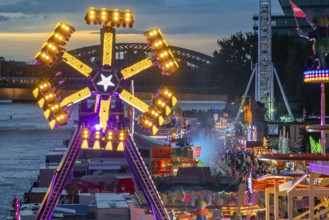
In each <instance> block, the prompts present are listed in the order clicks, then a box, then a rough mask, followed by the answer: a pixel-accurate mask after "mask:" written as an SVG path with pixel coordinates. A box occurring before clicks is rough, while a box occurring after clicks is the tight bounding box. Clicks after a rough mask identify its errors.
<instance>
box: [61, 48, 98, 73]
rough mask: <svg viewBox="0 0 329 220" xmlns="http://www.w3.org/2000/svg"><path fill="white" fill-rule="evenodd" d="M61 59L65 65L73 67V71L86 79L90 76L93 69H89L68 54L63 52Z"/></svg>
mask: <svg viewBox="0 0 329 220" xmlns="http://www.w3.org/2000/svg"><path fill="white" fill-rule="evenodd" d="M62 59H63V61H64V62H65V63H67V64H68V65H70V66H71V67H73V68H74V69H76V70H77V71H79V72H80V73H81V74H82V75H84V76H86V77H88V76H89V75H90V73H91V72H92V71H93V69H92V68H91V67H89V66H88V65H87V64H85V63H83V62H82V61H80V60H79V59H77V58H75V57H74V56H72V55H71V54H69V53H68V52H65V53H64V54H63V55H62Z"/></svg>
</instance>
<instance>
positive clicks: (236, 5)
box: [0, 0, 282, 62]
mask: <svg viewBox="0 0 329 220" xmlns="http://www.w3.org/2000/svg"><path fill="white" fill-rule="evenodd" d="M91 6H93V7H95V8H97V9H100V8H102V7H105V8H107V9H109V10H112V9H114V8H118V9H119V10H120V11H123V10H125V9H130V10H131V11H132V12H133V15H134V20H135V23H134V27H133V28H131V29H130V28H118V29H117V39H116V40H117V42H119V43H120V42H123V43H124V42H145V38H144V36H143V33H144V32H145V31H147V30H149V29H151V28H159V29H160V30H161V31H162V32H163V34H164V37H165V39H166V40H167V42H168V44H169V45H172V46H177V47H183V48H187V49H190V50H195V51H198V52H201V53H204V54H207V55H212V53H213V52H214V51H215V50H216V49H219V48H218V45H217V40H219V39H222V38H226V37H230V36H231V35H232V34H235V33H237V32H239V31H242V32H249V31H252V25H253V20H252V15H253V14H255V13H257V12H258V1H255V0H233V1H232V0H178V1H174V0H144V1H132V0H120V1H119V0H116V1H105V0H99V1H87V0H81V1H78V0H72V1H64V0H57V1H48V0H32V1H31V0H2V1H1V2H0V56H3V57H5V58H6V59H7V60H17V61H29V62H32V61H33V60H34V55H35V54H36V53H37V52H38V50H40V47H41V45H42V44H43V43H44V42H45V41H46V40H47V38H48V35H49V34H50V33H51V32H52V30H53V28H54V26H55V25H56V24H57V22H59V21H65V22H67V23H70V24H71V25H72V26H74V27H75V28H76V32H75V33H74V34H73V35H72V38H71V40H70V41H69V42H68V44H67V46H65V48H66V49H68V50H70V49H74V48H80V47H83V46H91V45H97V44H99V42H100V37H99V34H98V33H99V29H100V26H95V25H93V24H92V25H87V24H86V23H85V20H84V16H85V14H86V12H87V10H88V8H89V7H91ZM272 13H276V14H277V13H282V11H281V8H280V6H279V2H278V1H277V0H274V1H272Z"/></svg>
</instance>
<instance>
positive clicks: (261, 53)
mask: <svg viewBox="0 0 329 220" xmlns="http://www.w3.org/2000/svg"><path fill="white" fill-rule="evenodd" d="M274 77H275V79H276V81H277V83H278V85H279V88H280V92H281V95H282V97H283V101H284V103H285V106H286V108H287V111H288V113H289V115H290V118H291V120H292V121H294V120H295V118H294V116H293V114H292V111H291V109H290V106H289V103H288V99H287V97H286V95H285V93H284V90H283V87H282V84H281V81H280V79H279V76H278V73H277V71H276V69H275V67H274V65H273V63H272V26H271V1H270V0H259V12H258V63H257V64H256V65H255V67H254V68H253V70H252V74H251V76H250V79H249V82H248V85H247V88H246V90H245V93H244V95H243V98H242V104H243V103H244V102H245V97H247V94H248V92H249V88H250V85H251V82H252V80H253V78H255V100H256V101H258V102H261V103H262V104H264V106H265V108H266V109H267V112H266V117H265V118H266V120H267V121H274V104H275V99H274ZM241 109H242V107H241V106H240V108H239V111H238V113H237V116H236V118H235V123H237V122H238V119H239V117H240V112H241Z"/></svg>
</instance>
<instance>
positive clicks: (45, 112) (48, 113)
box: [43, 108, 51, 119]
mask: <svg viewBox="0 0 329 220" xmlns="http://www.w3.org/2000/svg"><path fill="white" fill-rule="evenodd" d="M50 113H51V111H50V109H49V108H48V109H46V111H44V112H43V115H44V116H45V118H46V119H48V118H49V117H50Z"/></svg>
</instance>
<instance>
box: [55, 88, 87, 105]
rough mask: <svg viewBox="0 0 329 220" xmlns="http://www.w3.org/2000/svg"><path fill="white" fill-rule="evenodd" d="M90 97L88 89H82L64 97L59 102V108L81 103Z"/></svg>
mask: <svg viewBox="0 0 329 220" xmlns="http://www.w3.org/2000/svg"><path fill="white" fill-rule="evenodd" d="M90 96H91V91H90V89H89V88H88V87H86V88H83V89H81V90H79V91H77V92H75V93H73V94H71V95H69V96H67V97H65V98H64V99H63V100H62V101H61V107H64V106H70V105H73V104H75V103H77V102H80V101H82V100H83V99H86V98H88V97H90Z"/></svg>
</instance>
